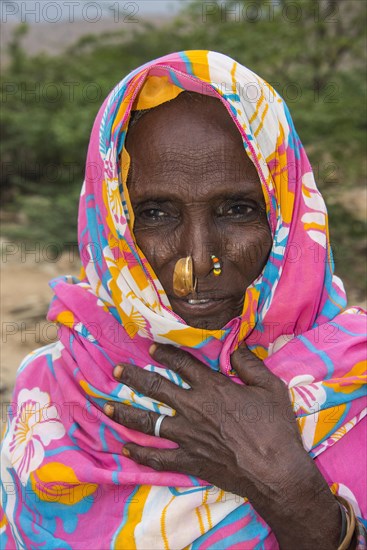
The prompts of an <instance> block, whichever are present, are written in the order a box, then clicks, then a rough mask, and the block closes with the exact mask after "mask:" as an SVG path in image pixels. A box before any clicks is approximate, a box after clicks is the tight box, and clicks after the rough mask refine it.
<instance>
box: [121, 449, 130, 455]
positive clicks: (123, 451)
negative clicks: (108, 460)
mask: <svg viewBox="0 0 367 550" xmlns="http://www.w3.org/2000/svg"><path fill="white" fill-rule="evenodd" d="M122 454H123V455H124V456H130V451H129V449H126V447H123V449H122Z"/></svg>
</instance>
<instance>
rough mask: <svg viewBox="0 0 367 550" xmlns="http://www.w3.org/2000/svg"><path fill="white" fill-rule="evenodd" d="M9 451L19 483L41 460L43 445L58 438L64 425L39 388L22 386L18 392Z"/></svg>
mask: <svg viewBox="0 0 367 550" xmlns="http://www.w3.org/2000/svg"><path fill="white" fill-rule="evenodd" d="M11 433H12V438H11V441H10V443H9V454H10V461H11V465H12V467H13V468H14V469H15V470H16V472H17V474H18V476H19V478H20V480H21V482H22V483H23V485H26V483H27V481H28V478H29V475H30V473H31V472H33V471H34V470H36V469H37V468H38V466H39V465H40V464H41V463H42V461H43V459H44V456H45V451H44V446H47V445H49V444H50V442H51V441H52V440H53V439H61V438H62V437H63V436H64V435H65V428H64V426H63V424H62V423H61V421H60V419H59V414H58V411H57V408H56V406H55V405H54V404H53V403H51V402H50V396H49V394H48V393H47V392H43V391H41V390H40V388H33V389H31V390H28V389H23V390H21V391H20V392H19V395H18V407H17V411H16V415H15V417H14V418H13V420H12V427H11Z"/></svg>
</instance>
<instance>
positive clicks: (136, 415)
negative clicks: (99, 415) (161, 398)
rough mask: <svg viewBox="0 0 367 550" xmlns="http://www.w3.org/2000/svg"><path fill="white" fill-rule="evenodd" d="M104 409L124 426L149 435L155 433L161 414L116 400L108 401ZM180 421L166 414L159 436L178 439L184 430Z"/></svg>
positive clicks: (173, 439)
mask: <svg viewBox="0 0 367 550" xmlns="http://www.w3.org/2000/svg"><path fill="white" fill-rule="evenodd" d="M103 410H104V412H105V414H106V415H107V416H109V417H110V418H112V419H113V420H115V422H118V423H119V424H121V425H122V426H125V427H126V428H131V429H132V430H137V431H138V432H142V433H144V434H147V435H155V426H156V424H157V421H158V419H159V417H160V416H161V415H160V414H157V413H155V412H152V411H146V410H143V409H139V408H137V407H132V406H131V405H124V404H123V403H117V402H116V401H115V402H111V401H109V402H108V403H106V404H105V405H104V407H103ZM179 423H180V422H178V423H176V419H173V418H172V417H170V416H166V415H165V417H164V419H163V420H162V422H161V424H160V428H159V437H162V438H164V439H170V440H171V441H177V434H179V433H182V430H181V429H180V428H179V426H178V424H179Z"/></svg>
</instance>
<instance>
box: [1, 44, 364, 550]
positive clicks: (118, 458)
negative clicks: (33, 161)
mask: <svg viewBox="0 0 367 550" xmlns="http://www.w3.org/2000/svg"><path fill="white" fill-rule="evenodd" d="M182 90H188V91H193V92H198V93H200V94H205V95H211V96H214V97H217V98H219V99H220V100H221V101H222V102H223V105H224V106H225V107H226V109H227V111H228V113H229V116H231V117H232V119H233V123H234V124H235V125H236V126H237V128H238V131H239V132H240V134H241V136H242V139H243V145H244V154H247V155H248V156H249V158H250V159H251V161H252V162H253V163H254V165H255V166H256V169H257V172H258V174H259V178H260V181H261V185H262V188H263V192H264V197H265V202H266V208H267V216H268V222H269V226H270V228H271V232H272V238H273V246H272V250H271V253H270V256H269V259H268V261H267V264H266V265H265V267H264V269H263V271H262V273H261V274H260V275H259V277H258V278H257V279H256V280H255V281H254V282H253V283H252V284H251V285H250V286H249V287H248V288H247V290H246V293H245V296H244V305H243V311H242V314H241V315H240V316H239V317H236V318H234V319H232V320H231V321H230V322H229V323H228V324H227V325H226V326H225V327H223V328H222V329H221V330H216V331H210V330H207V331H204V330H202V329H197V328H193V327H190V326H187V324H186V323H185V322H184V321H183V320H182V319H180V318H179V317H178V316H177V315H176V314H175V313H174V312H173V311H172V308H171V306H170V303H169V301H168V298H167V296H166V294H165V292H164V289H163V287H162V285H161V283H160V281H159V280H158V278H157V276H156V274H155V273H154V271H153V269H152V267H151V266H150V264H149V262H148V261H147V259H146V258H145V256H144V255H143V253H142V251H141V250H140V249H139V248H138V247H137V245H136V242H135V239H134V235H133V230H132V228H133V211H132V208H131V204H130V200H129V194H128V191H127V185H126V180H127V174H128V169H129V157H128V154H127V152H126V150H125V148H124V140H125V137H126V132H127V129H128V124H129V119H130V113H131V110H132V109H145V108H151V107H154V106H156V105H159V104H160V103H162V102H164V101H169V100H172V99H174V98H175V97H176V96H177V95H178V94H179V93H181V91H182ZM79 247H80V257H81V261H82V263H83V270H82V275H81V277H80V279H75V278H71V277H64V278H59V279H56V280H54V281H53V282H52V287H53V289H54V292H55V298H54V300H53V302H52V304H51V307H50V311H49V319H51V320H53V321H55V322H57V323H58V324H59V327H60V329H59V341H58V342H57V343H55V344H51V345H49V346H47V347H45V348H42V349H41V350H38V351H36V352H34V353H33V354H31V355H30V356H28V357H27V358H26V359H25V360H24V362H23V363H22V365H21V367H20V369H19V373H18V378H17V383H16V388H15V392H14V398H13V404H12V407H11V408H10V412H9V421H8V427H7V431H6V434H5V438H4V442H3V448H2V484H3V509H4V519H3V531H4V538H5V543H4V546H3V547H6V548H14V547H15V546H16V547H18V548H34V549H35V548H47V549H50V548H68V549H69V548H73V549H74V548H78V549H79V548H103V549H105V548H121V549H126V548H129V549H133V548H136V549H148V548H149V549H161V548H165V549H171V548H172V549H173V548H175V549H178V548H190V549H195V550H196V549H197V550H199V549H200V550H201V549H204V548H218V549H219V548H221V549H223V548H226V549H230V548H233V549H234V548H241V549H243V548H255V547H256V548H260V547H261V548H277V543H276V540H275V537H274V534H273V533H272V532H271V530H270V528H269V526H268V525H267V524H266V523H265V522H264V520H263V519H262V518H261V517H260V516H259V515H258V514H257V513H256V511H255V510H254V508H253V507H252V506H251V503H250V502H248V501H247V499H245V498H240V497H238V496H236V495H233V494H229V493H225V492H224V491H222V490H220V489H218V488H216V487H213V486H208V484H206V483H205V482H203V481H202V480H200V479H197V478H194V477H192V476H187V475H184V474H179V473H172V472H157V471H154V470H152V469H150V468H148V467H145V466H141V465H139V464H136V463H135V462H133V461H131V460H130V459H128V458H126V457H124V456H122V454H121V449H122V445H123V443H126V442H128V441H133V442H136V443H139V444H140V445H149V446H156V447H164V448H168V447H173V446H174V444H173V443H171V442H168V441H166V440H163V439H157V438H154V437H152V436H148V435H145V434H142V433H139V432H136V431H134V430H130V429H127V428H125V427H123V426H120V425H118V424H116V423H115V422H113V421H112V420H110V419H109V418H107V417H106V416H105V415H104V414H103V413H102V407H103V404H104V403H105V402H106V401H107V400H111V399H112V400H119V401H121V402H123V403H127V404H130V405H132V406H134V407H140V408H143V409H146V410H153V411H157V412H161V413H164V414H173V411H172V409H171V408H170V407H168V406H166V405H165V404H164V403H158V402H156V401H154V400H152V399H150V398H148V397H146V396H144V395H141V394H139V393H137V392H135V391H134V390H133V389H131V388H129V387H127V386H125V385H122V384H117V383H116V381H115V380H114V378H113V376H112V369H113V367H114V365H116V364H117V363H119V362H131V363H133V364H135V365H136V366H137V368H138V367H141V368H145V369H146V370H149V371H156V372H159V373H160V374H161V375H162V376H165V377H167V378H169V379H170V380H172V381H174V382H175V383H176V384H178V385H181V386H184V387H185V383H184V382H183V381H182V379H181V378H180V377H179V376H178V375H176V374H175V373H173V372H172V371H170V370H169V369H167V368H163V367H162V366H160V365H155V364H152V360H151V357H150V356H149V354H148V348H149V345H150V344H151V342H152V341H156V342H163V343H171V344H174V345H176V346H179V347H182V348H184V349H186V350H187V351H190V353H192V354H193V355H194V356H196V357H197V358H199V359H200V360H201V361H203V362H204V363H205V364H206V365H207V366H208V368H212V369H215V370H220V371H221V372H222V373H223V374H224V375H226V376H232V377H233V379H234V381H236V382H239V380H238V379H237V378H236V376H235V373H234V372H233V371H231V365H230V354H231V353H232V352H233V351H234V350H235V349H236V348H237V347H238V345H239V343H240V342H242V341H243V340H246V343H247V344H248V345H249V347H250V348H251V349H252V351H253V352H254V353H256V354H257V355H258V357H260V358H261V359H263V360H264V361H265V364H266V365H267V367H268V368H269V369H270V370H271V371H272V372H273V373H275V374H276V375H277V376H279V377H280V378H282V379H283V380H284V382H285V383H286V384H287V385H288V387H289V391H290V397H291V400H292V403H293V408H294V411H295V414H296V417H297V420H298V424H299V428H300V431H301V434H302V437H303V442H304V446H305V448H306V449H307V451H308V452H309V453H310V455H311V456H312V457H314V458H315V461H316V464H317V465H318V467H319V468H320V470H321V471H322V473H323V475H324V477H325V478H326V480H327V481H328V483H329V484H330V486H331V489H332V490H333V491H334V492H335V493H339V494H340V495H342V496H344V497H345V498H347V499H348V500H349V501H350V502H351V503H352V504H353V506H354V507H355V510H356V513H357V514H358V516H360V517H362V516H365V515H366V511H367V504H366V500H365V499H366V495H365V494H364V493H363V483H361V478H363V475H365V472H363V461H362V460H360V461H359V462H358V460H357V461H356V453H358V449H360V445H361V438H362V436H363V433H365V428H363V423H362V422H361V420H362V418H363V417H364V415H365V411H366V385H365V384H366V376H365V372H366V359H365V341H366V334H365V329H366V316H365V313H364V312H363V311H362V310H361V309H359V308H349V309H345V307H346V296H345V292H344V288H343V284H342V282H341V281H340V279H339V278H337V277H336V276H335V275H334V274H333V269H334V264H333V259H332V252H331V248H330V240H329V233H328V225H327V212H326V208H325V204H324V201H323V199H322V197H321V195H320V193H319V191H318V190H317V187H316V185H315V181H314V176H313V173H312V169H311V167H310V164H309V162H308V159H307V157H306V154H305V151H304V149H303V147H302V145H301V143H300V140H299V138H298V135H297V133H296V131H295V129H294V126H293V123H292V120H291V117H290V114H289V112H288V109H287V106H286V105H285V103H284V101H283V99H282V98H281V97H280V96H279V95H278V94H277V93H276V91H275V90H273V88H272V87H271V86H270V85H269V84H267V83H266V82H265V81H264V80H262V79H261V78H259V77H258V76H257V75H256V74H254V73H253V72H251V71H250V70H249V69H247V68H245V67H243V66H242V65H240V64H238V63H236V62H235V61H234V60H233V59H230V58H229V57H226V56H224V55H221V54H218V53H214V52H209V51H185V52H180V53H176V54H171V55H168V56H166V57H162V58H160V59H157V60H155V61H152V62H150V63H147V64H145V65H143V66H142V67H139V68H138V69H136V70H134V71H133V72H132V73H130V74H129V75H128V76H127V77H126V78H124V79H123V80H122V81H121V82H120V83H119V84H118V85H117V86H116V88H115V89H114V90H112V92H111V93H110V94H109V96H108V98H107V99H106V100H105V102H104V104H103V105H102V107H101V109H100V111H99V114H98V116H97V118H96V121H95V124H94V127H93V131H92V135H91V140H90V145H89V150H88V158H87V165H86V177H85V182H84V185H83V189H82V193H81V199H80V209H79Z"/></svg>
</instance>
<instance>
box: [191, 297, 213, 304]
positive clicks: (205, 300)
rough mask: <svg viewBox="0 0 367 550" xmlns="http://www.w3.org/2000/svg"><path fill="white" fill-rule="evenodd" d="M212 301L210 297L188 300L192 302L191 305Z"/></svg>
mask: <svg viewBox="0 0 367 550" xmlns="http://www.w3.org/2000/svg"><path fill="white" fill-rule="evenodd" d="M208 302H210V298H202V299H201V300H187V303H188V304H190V306H197V305H199V304H207V303H208Z"/></svg>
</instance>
